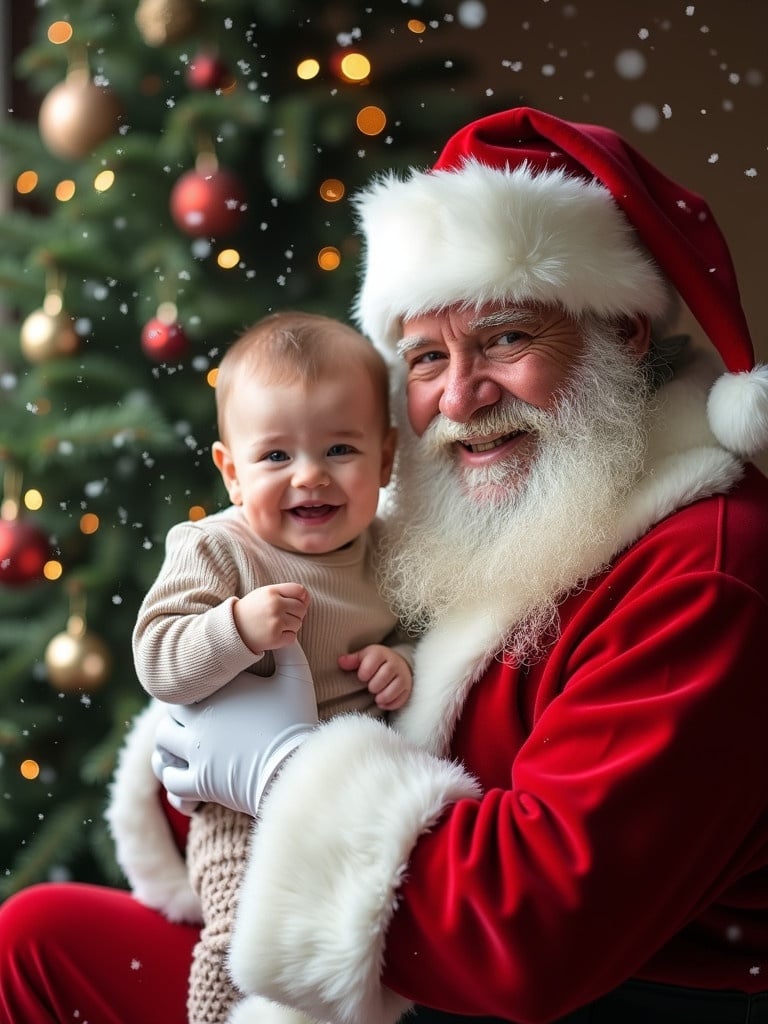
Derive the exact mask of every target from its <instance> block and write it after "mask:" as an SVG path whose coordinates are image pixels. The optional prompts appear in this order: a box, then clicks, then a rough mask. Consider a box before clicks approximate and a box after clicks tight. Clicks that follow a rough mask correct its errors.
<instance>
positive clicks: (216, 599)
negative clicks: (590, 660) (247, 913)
mask: <svg viewBox="0 0 768 1024" xmlns="http://www.w3.org/2000/svg"><path fill="white" fill-rule="evenodd" d="M375 534H376V525H375V524H374V526H373V527H371V529H370V530H369V531H367V532H366V533H365V534H363V535H362V536H360V537H358V538H357V539H356V540H355V541H354V542H353V543H352V544H350V545H349V546H348V547H346V548H344V549H343V550H341V551H333V552H331V553H329V554H326V555H301V554H294V553H292V552H288V551H281V550H279V549H278V548H274V547H272V546H271V545H269V544H266V543H265V542H264V541H262V540H261V539H260V538H259V537H257V536H256V535H255V534H254V533H253V531H252V530H251V529H250V527H249V526H248V524H247V522H246V521H245V517H244V516H243V513H242V510H241V509H240V508H239V507H235V506H232V507H230V508H227V509H225V510H224V511H222V512H217V513H215V514H214V515H211V516H207V517H206V518H205V519H201V520H199V521H198V522H195V523H192V522H186V523H181V524H179V525H178V526H174V527H173V528H172V529H171V530H170V531H169V533H168V537H167V539H166V549H165V559H164V561H163V564H162V567H161V569H160V573H159V575H158V577H157V580H156V581H155V583H154V585H153V586H152V588H151V589H150V590H149V592H148V593H147V596H146V597H145V599H144V601H143V603H142V605H141V608H140V610H139V615H138V620H137V623H136V627H135V629H134V634H133V652H134V660H135V663H136V670H137V673H138V676H139V679H140V680H141V683H142V685H143V686H144V688H145V689H146V690H147V691H148V692H149V693H150V694H152V695H153V696H155V697H158V698H159V699H160V700H163V701H166V702H168V703H171V704H189V703H192V702H193V701H198V700H202V699H203V698H204V697H208V696H210V695H211V694H212V693H215V692H216V690H218V689H219V688H220V687H222V686H225V685H226V684H227V682H228V681H229V680H230V679H232V677H233V676H235V675H237V674H238V673H240V672H243V671H246V670H249V671H253V672H255V673H256V674H258V675H271V674H272V671H273V669H274V663H273V659H272V656H271V654H269V653H268V652H267V654H265V655H263V656H261V657H259V656H257V655H254V654H253V652H252V651H250V650H249V649H248V647H246V646H245V644H244V643H243V641H242V640H241V639H240V636H239V634H238V632H237V629H236V627H235V622H234V618H233V615H232V607H233V604H234V602H235V600H236V599H237V598H238V597H242V596H243V595H245V594H247V593H249V592H250V591H251V590H253V589H255V588H256V587H260V586H265V585H267V584H269V583H278V582H287V581H293V582H297V583H302V584H303V585H304V586H306V587H307V589H308V591H309V593H310V596H311V600H310V604H309V608H308V610H307V614H306V616H305V618H304V622H303V623H302V626H301V630H300V632H299V636H298V639H299V642H300V643H301V646H302V648H303V650H304V653H305V654H306V656H307V661H308V662H309V665H310V668H311V670H312V677H313V679H314V682H315V691H316V695H317V703H318V714H319V716H320V718H322V719H327V718H331V717H333V716H334V715H336V714H340V713H343V712H349V711H358V712H364V713H366V714H372V715H379V714H380V712H379V711H378V709H377V708H376V705H375V703H374V701H373V698H372V697H371V695H370V694H369V693H368V690H367V688H366V687H365V686H364V685H363V684H362V683H360V682H359V681H358V679H357V676H356V675H355V673H354V672H343V671H342V670H341V669H339V668H338V665H337V659H338V656H339V655H340V654H343V653H348V652H349V651H354V650H358V649H359V648H360V647H364V646H365V645H367V644H371V643H382V642H384V641H385V640H387V641H394V640H395V639H397V632H396V628H395V627H396V618H395V616H394V615H393V614H392V612H391V610H390V609H389V607H388V606H387V605H386V604H385V602H384V601H382V599H381V597H380V596H379V594H378V591H377V589H376V585H375V565H374V559H375V546H376V537H375ZM393 646H396V647H397V649H398V651H399V652H400V653H401V654H403V655H404V656H405V657H406V658H407V659H408V660H409V661H410V660H411V658H410V655H411V651H410V645H408V644H404V643H396V644H393ZM251 827H252V822H251V820H250V819H249V818H247V817H246V816H245V815H242V814H236V813H235V812H233V811H229V810H227V809H225V808H222V807H217V806H215V805H212V804H206V805H204V806H203V807H201V808H200V809H199V810H198V812H196V813H195V814H194V815H193V816H192V821H191V823H190V831H189V838H188V841H187V867H188V871H189V876H190V881H191V883H192V886H193V888H194V889H195V891H196V892H197V893H198V895H199V897H200V902H201V906H202V913H203V928H202V931H201V934H200V940H199V942H198V943H197V945H196V947H195V951H194V955H193V962H192V968H191V972H190V984H189V996H188V1004H187V1013H188V1020H189V1022H190V1024H209V1022H210V1024H223V1022H225V1021H226V1020H227V1018H228V1016H229V1014H230V1011H231V1009H232V1007H233V1006H234V1005H235V1004H236V1003H237V1002H239V1000H240V998H241V996H240V994H239V993H238V992H237V990H236V989H235V988H234V986H233V984H232V982H231V980H230V978H229V974H228V971H227V966H226V965H227V951H228V948H229V940H230V935H231V930H232V924H233V920H234V914H235V910H236V906H237V894H238V891H239V888H240V881H241V879H242V874H243V871H244V868H245V863H246V859H247V854H248V848H249V837H250V829H251Z"/></svg>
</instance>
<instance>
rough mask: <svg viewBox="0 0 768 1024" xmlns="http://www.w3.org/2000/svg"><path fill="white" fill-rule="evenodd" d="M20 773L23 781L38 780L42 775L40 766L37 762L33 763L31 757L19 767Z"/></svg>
mask: <svg viewBox="0 0 768 1024" xmlns="http://www.w3.org/2000/svg"><path fill="white" fill-rule="evenodd" d="M19 773H20V775H21V777H22V778H23V779H29V780H32V779H36V778H37V776H38V775H39V774H40V765H39V764H38V763H37V761H33V760H32V758H31V757H28V758H27V759H26V760H24V761H22V762H21V764H20V765H19Z"/></svg>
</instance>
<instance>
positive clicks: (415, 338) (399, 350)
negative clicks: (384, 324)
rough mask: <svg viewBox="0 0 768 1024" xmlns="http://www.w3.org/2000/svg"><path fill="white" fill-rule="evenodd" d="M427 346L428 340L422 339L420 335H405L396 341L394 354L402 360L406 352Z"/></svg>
mask: <svg viewBox="0 0 768 1024" xmlns="http://www.w3.org/2000/svg"><path fill="white" fill-rule="evenodd" d="M428 344H429V340H428V339H427V338H424V337H422V336H421V335H420V334H410V335H406V336H405V337H404V338H401V339H400V340H399V341H398V343H397V345H396V347H395V353H396V354H397V356H398V357H399V358H400V359H402V358H403V356H405V355H407V353H408V352H411V351H413V349H415V348H420V347H421V346H422V345H428Z"/></svg>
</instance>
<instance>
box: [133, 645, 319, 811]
mask: <svg viewBox="0 0 768 1024" xmlns="http://www.w3.org/2000/svg"><path fill="white" fill-rule="evenodd" d="M273 656H274V659H275V673H274V675H272V676H267V677H264V676H257V675H253V674H252V673H251V672H241V673H240V675H238V676H235V678H234V679H233V680H232V681H231V682H229V683H227V685H226V686H223V687H222V688H221V689H220V690H219V691H218V692H217V693H215V694H214V695H213V696H212V697H208V698H207V699H206V700H201V701H200V702H199V703H197V704H190V705H185V706H178V707H170V706H169V708H168V714H167V715H165V716H164V717H163V718H162V719H161V720H160V723H159V725H158V728H157V733H156V735H155V752H154V755H153V758H152V766H153V769H154V771H155V774H156V775H157V777H158V778H159V779H160V781H161V782H162V784H163V785H164V786H165V788H166V789H167V791H168V799H169V801H170V803H171V804H173V806H174V807H177V808H178V809H179V810H181V811H183V812H184V813H187V814H189V813H191V812H192V810H193V809H194V808H195V807H196V806H197V804H198V803H200V802H206V803H207V802H212V803H217V804H223V805H224V806H225V807H230V808H231V809H232V810H234V811H242V812H244V813H245V814H250V815H252V816H255V815H256V812H257V811H258V808H259V803H260V802H261V798H262V796H263V795H264V792H265V790H266V789H267V786H268V785H269V783H270V782H271V781H272V779H273V778H274V777H275V775H276V773H277V771H278V769H279V768H280V766H281V765H282V763H283V761H284V760H285V759H286V757H288V756H289V754H291V753H293V751H294V750H295V749H296V747H297V746H298V745H299V744H300V743H301V742H302V741H303V740H304V739H306V737H307V736H308V735H309V733H310V732H311V731H312V729H314V727H315V726H316V725H317V701H316V699H315V689H314V685H313V683H312V675H311V673H310V670H309V665H308V664H307V659H306V658H305V657H304V652H303V651H302V649H301V647H300V646H299V645H298V644H297V643H294V644H292V645H291V646H290V647H285V648H283V649H282V650H279V651H274V652H273Z"/></svg>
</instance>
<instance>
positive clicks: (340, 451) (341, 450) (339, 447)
mask: <svg viewBox="0 0 768 1024" xmlns="http://www.w3.org/2000/svg"><path fill="white" fill-rule="evenodd" d="M354 451H355V449H354V448H353V447H352V445H351V444H332V445H331V447H330V448H329V449H328V454H329V455H351V454H352V452H354Z"/></svg>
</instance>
